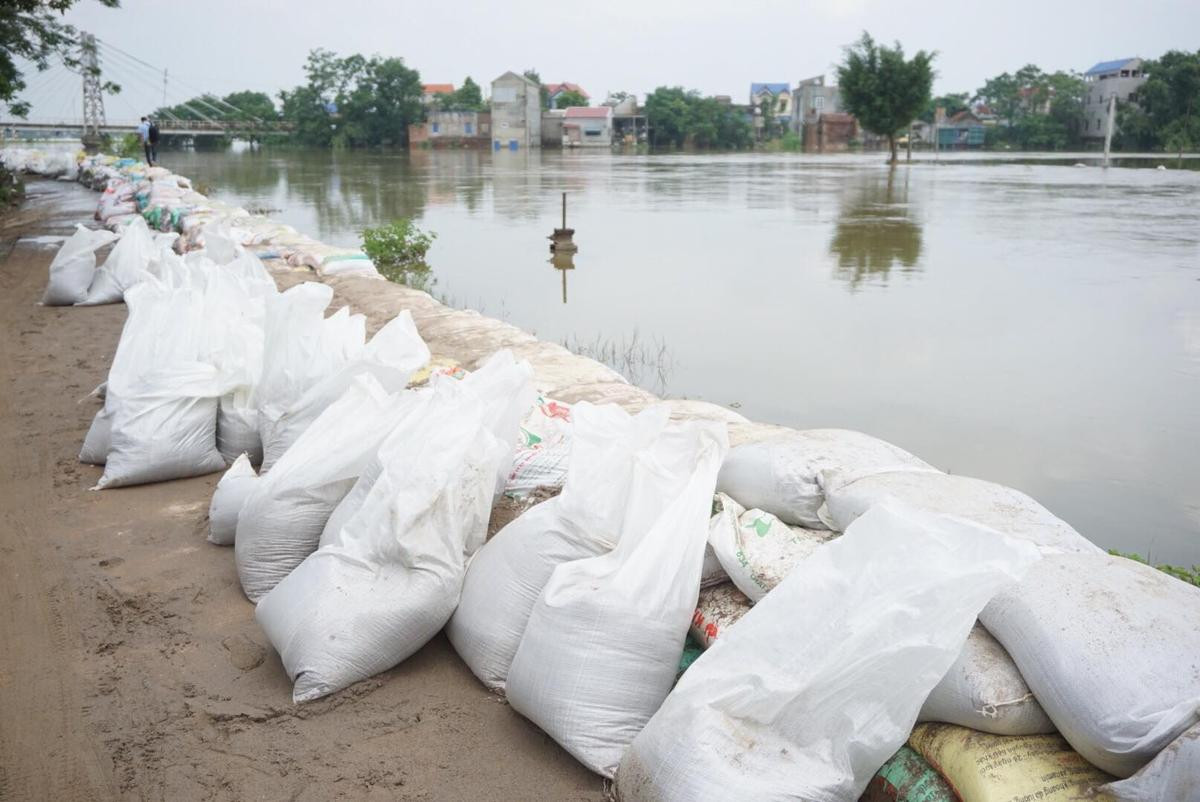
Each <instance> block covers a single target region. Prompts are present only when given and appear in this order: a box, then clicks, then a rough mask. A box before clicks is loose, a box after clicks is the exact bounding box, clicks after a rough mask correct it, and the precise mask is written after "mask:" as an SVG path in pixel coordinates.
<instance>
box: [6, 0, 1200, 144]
mask: <svg viewBox="0 0 1200 802" xmlns="http://www.w3.org/2000/svg"><path fill="white" fill-rule="evenodd" d="M706 5H710V6H711V7H712V9H713V10H711V11H706V10H704V7H705V6H706ZM67 19H68V20H69V21H70V22H72V23H73V24H75V25H76V26H78V27H80V28H82V29H84V30H87V31H90V32H92V33H94V34H95V35H96V36H98V37H99V38H100V39H101V40H102V41H104V42H105V43H108V44H110V45H113V46H115V47H117V48H120V49H121V50H124V51H126V52H128V53H131V54H133V55H135V56H137V57H138V58H140V59H142V60H143V61H145V62H148V63H149V64H151V65H154V66H155V67H157V68H160V69H161V68H163V67H166V68H167V69H168V70H169V78H168V87H167V88H168V93H167V99H168V101H169V102H171V103H175V102H178V101H180V100H182V99H185V98H187V97H190V96H192V95H193V94H195V92H194V91H192V90H194V89H197V88H199V89H203V90H205V91H211V92H214V93H216V94H218V95H224V94H227V93H229V92H232V91H237V90H240V89H255V90H262V91H265V92H268V93H270V94H271V95H272V96H274V95H275V93H277V92H278V91H279V90H280V89H284V88H290V87H292V86H294V85H296V84H298V83H300V82H301V81H302V79H303V73H302V65H303V62H304V58H305V55H306V54H307V53H308V51H309V50H310V49H312V48H316V47H325V48H329V49H332V50H335V51H337V52H339V53H342V54H349V53H355V52H359V53H363V54H373V53H378V54H381V55H384V56H401V57H403V58H404V59H405V61H406V63H407V64H408V65H409V66H411V67H415V68H416V69H417V70H419V71H420V73H421V77H422V80H424V81H426V82H431V83H442V82H452V83H454V84H455V85H456V86H457V85H458V84H460V83H461V82H462V79H463V77H464V76H466V75H470V76H472V77H473V78H474V79H475V80H476V81H478V82H479V83H480V84H482V85H484V86H485V94H486V93H487V91H488V90H487V89H486V87H487V84H488V83H490V81H491V80H492V79H493V78H495V77H496V76H498V75H500V74H501V73H503V72H504V71H506V70H509V69H513V70H517V71H520V70H523V69H527V68H535V69H537V70H539V72H540V73H541V76H542V78H543V80H545V81H547V82H551V81H573V82H575V83H578V84H580V85H581V86H583V87H584V88H585V89H586V90H587V91H588V92H589V93H590V94H591V96H592V98H593V100H594V102H597V101H599V100H602V99H603V98H604V95H605V93H606V92H608V91H610V90H613V91H615V90H625V91H632V92H636V93H637V94H638V95H643V94H644V93H645V92H647V91H650V90H652V89H654V88H655V87H656V86H660V85H663V84H669V85H676V84H681V85H683V86H686V87H688V88H694V89H699V90H701V91H702V92H704V93H706V94H727V95H732V96H733V97H734V98H735V100H738V101H740V102H746V96H747V94H748V91H749V84H750V82H752V81H780V82H784V81H786V82H789V83H791V84H793V85H794V84H795V83H796V82H797V81H798V80H799V79H801V78H806V77H809V76H812V75H818V74H820V73H829V72H831V71H832V66H833V65H834V64H835V63H836V62H838V61H839V60H840V59H841V52H842V47H843V46H844V45H846V44H848V43H850V42H852V41H853V40H855V39H856V38H857V37H858V36H859V34H860V33H861V32H862V31H863V30H864V29H866V30H869V31H870V32H871V34H872V35H873V36H874V37H875V38H876V39H880V40H884V41H888V42H891V41H894V40H899V41H900V42H901V43H902V44H903V45H904V48H905V51H906V52H910V53H911V52H915V51H916V50H918V49H932V50H936V51H937V52H938V56H937V60H936V62H935V67H936V69H937V72H938V77H937V79H936V81H935V83H934V90H935V92H938V93H940V92H952V91H973V90H975V89H977V88H978V87H979V86H981V85H982V83H983V81H984V80H985V79H986V78H988V77H990V76H992V75H997V74H999V73H1001V72H1004V71H1006V70H1007V71H1013V70H1015V69H1017V68H1019V67H1021V66H1022V65H1024V64H1026V63H1031V62H1032V63H1035V64H1037V65H1039V66H1040V67H1042V68H1043V69H1045V70H1047V71H1053V70H1059V69H1062V70H1068V69H1074V70H1078V71H1083V70H1086V69H1087V68H1088V67H1090V66H1091V65H1092V64H1094V63H1095V62H1097V61H1103V60H1108V59H1115V58H1123V57H1126V56H1135V55H1140V56H1143V57H1146V58H1150V57H1154V56H1157V55H1159V54H1161V53H1162V52H1164V51H1166V50H1169V49H1172V48H1175V49H1189V50H1195V49H1196V48H1198V47H1200V2H1197V0H1143V1H1142V2H1136V3H1135V2H1129V0H1122V1H1121V2H1113V1H1112V0H1091V1H1090V2H1087V3H1082V2H1078V3H1064V2H1060V1H1059V0H1008V1H1007V2H990V3H986V4H982V3H978V2H965V3H949V4H947V3H937V4H934V3H914V2H907V3H904V2H895V0H881V1H879V2H877V1H876V0H814V1H812V2H805V1H804V0H790V1H789V2H767V1H766V0H743V1H742V2H740V3H736V4H730V3H720V4H717V3H711V4H706V3H704V2H696V0H688V1H687V2H685V0H599V1H598V2H591V3H585V2H533V0H509V2H503V3H499V2H497V3H473V2H461V0H460V1H459V2H454V1H453V0H451V1H449V2H446V1H445V0H443V2H436V0H435V1H433V2H431V1H430V0H426V1H425V2H420V3H415V2H386V3H385V2H378V1H377V2H367V1H366V0H288V1H287V2H263V1H262V0H201V2H192V3H185V2H181V1H180V0H123V2H122V4H121V8H119V9H107V8H104V7H103V6H100V5H99V4H97V3H94V2H91V0H80V2H79V4H78V5H77V6H76V7H75V8H74V9H72V10H71V11H70V12H69V13H68V15H67ZM102 68H107V69H106V72H107V74H108V75H110V76H111V77H112V78H113V79H115V80H116V81H117V82H118V83H121V84H122V85H123V92H122V93H121V95H120V96H118V97H114V98H109V99H106V108H107V112H108V117H109V119H110V120H113V121H119V120H126V119H132V118H134V117H135V116H139V115H140V114H141V113H144V112H145V111H148V110H150V109H152V108H154V107H156V106H158V105H159V104H160V103H161V101H162V78H161V75H156V74H154V73H153V72H152V71H150V70H149V69H146V68H135V67H134V66H133V65H132V62H130V61H128V60H127V59H121V58H119V57H113V58H112V59H111V64H109V63H106V64H102ZM58 72H62V71H61V70H58ZM39 79H40V80H39ZM71 79H72V76H70V75H66V74H64V75H62V76H61V78H60V79H57V80H56V79H55V78H54V76H53V75H45V76H37V75H31V76H29V79H28V82H29V83H30V84H31V90H32V91H31V92H30V93H29V94H28V95H27V97H28V99H30V100H31V101H33V103H34V110H33V112H32V114H31V117H32V118H44V117H52V116H56V115H60V114H65V113H67V112H69V111H71V110H72V109H73V110H74V114H75V115H77V114H78V105H79V101H78V96H79V94H80V93H79V87H78V80H77V79H75V80H74V82H72V80H71Z"/></svg>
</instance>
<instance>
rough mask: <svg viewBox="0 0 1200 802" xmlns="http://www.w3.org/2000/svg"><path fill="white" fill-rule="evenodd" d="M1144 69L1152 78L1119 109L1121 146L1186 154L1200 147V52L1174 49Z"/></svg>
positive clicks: (1147, 64) (1118, 119) (1147, 79)
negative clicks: (1186, 151) (1188, 150)
mask: <svg viewBox="0 0 1200 802" xmlns="http://www.w3.org/2000/svg"><path fill="white" fill-rule="evenodd" d="M1142 70H1143V71H1144V72H1145V73H1146V75H1147V76H1149V77H1148V78H1146V82H1145V83H1144V84H1142V85H1141V86H1140V87H1139V88H1138V90H1137V93H1136V94H1135V95H1134V97H1133V98H1132V100H1133V102H1132V103H1121V104H1119V105H1118V108H1117V111H1118V117H1117V121H1118V123H1119V125H1118V129H1119V130H1118V136H1117V142H1118V144H1119V146H1121V147H1133V148H1138V149H1141V150H1162V149H1166V150H1172V151H1176V152H1178V153H1180V154H1182V152H1183V151H1184V150H1186V149H1188V148H1193V147H1196V146H1198V145H1200V51H1197V52H1195V53H1187V52H1184V51H1180V50H1171V51H1168V52H1167V53H1164V54H1163V55H1162V56H1161V57H1160V58H1158V59H1155V60H1154V61H1147V62H1145V63H1144V64H1143V65H1142Z"/></svg>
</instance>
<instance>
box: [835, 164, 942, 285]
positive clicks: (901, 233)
mask: <svg viewBox="0 0 1200 802" xmlns="http://www.w3.org/2000/svg"><path fill="white" fill-rule="evenodd" d="M905 176H906V179H907V173H906V174H905ZM910 212H911V208H910V205H909V202H908V182H907V180H905V181H904V182H897V181H896V170H895V169H894V168H893V169H891V170H889V171H888V175H887V180H886V181H882V180H873V181H870V182H869V183H864V184H861V185H859V186H858V187H856V188H855V189H854V191H853V194H852V195H851V196H850V197H849V198H847V199H846V200H845V201H843V204H842V208H841V211H840V212H839V213H838V221H837V225H836V227H835V229H834V232H833V240H832V241H831V242H830V243H829V252H830V253H831V254H833V255H834V256H836V257H837V265H836V266H835V267H834V277H835V278H838V279H841V280H842V281H845V282H846V283H847V284H849V285H850V289H851V290H855V289H858V287H859V286H860V285H861V284H863V283H872V282H878V283H880V284H887V280H888V275H889V274H890V273H891V270H892V268H893V267H897V266H899V269H900V271H901V272H902V273H905V274H908V273H914V272H917V271H919V270H920V269H921V266H920V264H919V263H918V262H919V260H920V257H921V224H920V223H918V222H916V221H915V220H914V219H913V218H912V217H911V216H910Z"/></svg>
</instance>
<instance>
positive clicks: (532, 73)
mask: <svg viewBox="0 0 1200 802" xmlns="http://www.w3.org/2000/svg"><path fill="white" fill-rule="evenodd" d="M521 74H522V75H524V76H525V77H526V78H528V79H529V80H531V81H533V82H534V83H535V84H537V85H538V95H539V96H540V97H541V99H542V108H543V109H548V108H550V90H548V89H547V88H546V85H545V84H544V83H542V76H541V75H539V74H538V71H537V70H525V72H523V73H521Z"/></svg>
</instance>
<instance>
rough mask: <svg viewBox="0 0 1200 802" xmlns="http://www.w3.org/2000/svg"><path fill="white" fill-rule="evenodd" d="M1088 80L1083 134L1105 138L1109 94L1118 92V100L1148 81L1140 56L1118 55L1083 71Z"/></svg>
mask: <svg viewBox="0 0 1200 802" xmlns="http://www.w3.org/2000/svg"><path fill="white" fill-rule="evenodd" d="M1083 80H1084V82H1085V83H1086V84H1087V96H1086V97H1085V98H1084V102H1083V135H1084V137H1086V138H1089V139H1103V138H1104V134H1105V127H1106V125H1107V120H1108V101H1109V98H1111V97H1113V96H1116V98H1117V102H1118V103H1123V102H1125V101H1127V100H1129V98H1130V96H1131V95H1133V93H1134V92H1136V91H1137V90H1138V88H1139V87H1140V86H1141V85H1142V84H1143V83H1145V82H1146V73H1145V72H1144V71H1143V70H1142V60H1141V59H1140V58H1137V57H1134V58H1119V59H1116V60H1115V61H1101V62H1100V63H1099V64H1097V65H1096V66H1094V67H1092V68H1091V69H1090V70H1088V71H1087V72H1085V73H1084V74H1083Z"/></svg>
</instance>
